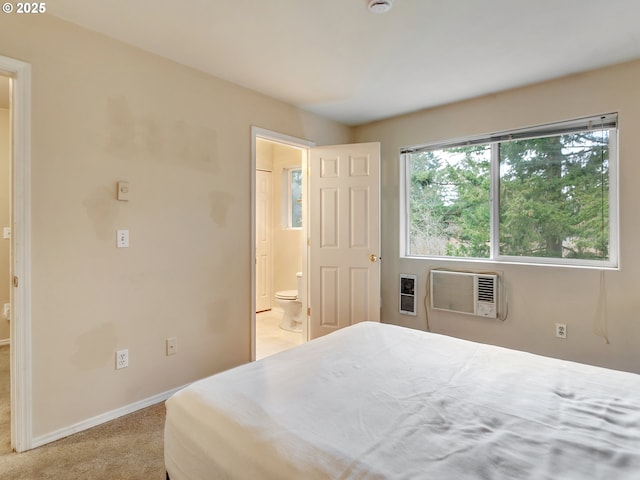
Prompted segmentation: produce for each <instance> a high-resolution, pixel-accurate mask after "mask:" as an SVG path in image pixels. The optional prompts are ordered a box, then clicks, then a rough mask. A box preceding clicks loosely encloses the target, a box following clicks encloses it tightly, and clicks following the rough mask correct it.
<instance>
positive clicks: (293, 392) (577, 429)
mask: <svg viewBox="0 0 640 480" xmlns="http://www.w3.org/2000/svg"><path fill="white" fill-rule="evenodd" d="M165 462H166V466H167V471H168V473H169V475H170V476H171V479H172V480H211V479H216V478H233V479H236V478H237V479H251V480H258V479H260V480H262V479H329V478H330V479H339V478H345V479H346V478H349V479H455V480H458V479H492V480H493V479H509V480H514V479H536V480H540V479H560V480H569V479H581V480H582V479H616V480H617V479H640V376H638V375H635V374H631V373H624V372H617V371H612V370H606V369H602V368H597V367H591V366H586V365H580V364H576V363H572V362H565V361H559V360H554V359H549V358H545V357H541V356H536V355H532V354H528V353H523V352H517V351H512V350H508V349H504V348H499V347H494V346H488V345H482V344H476V343H472V342H467V341H464V340H459V339H454V338H450V337H446V336H441V335H436V334H429V333H425V332H420V331H415V330H409V329H405V328H401V327H395V326H390V325H383V324H377V323H368V322H366V323H361V324H358V325H355V326H352V327H348V328H346V329H343V330H340V331H338V332H335V333H333V334H330V335H328V336H326V337H323V338H320V339H317V340H314V341H312V342H309V343H307V344H305V345H302V346H301V347H298V348H295V349H293V350H289V351H286V352H283V353H281V354H277V355H274V356H272V357H268V358H266V359H264V360H261V361H258V362H254V363H251V364H247V365H243V366H241V367H238V368H235V369H232V370H229V371H227V372H224V373H221V374H218V375H215V376H213V377H210V378H207V379H204V380H202V381H199V382H197V383H194V384H192V385H191V386H189V387H187V388H185V389H184V390H182V391H180V392H178V393H177V394H175V395H174V396H173V397H172V398H170V399H169V400H168V401H167V421H166V427H165Z"/></svg>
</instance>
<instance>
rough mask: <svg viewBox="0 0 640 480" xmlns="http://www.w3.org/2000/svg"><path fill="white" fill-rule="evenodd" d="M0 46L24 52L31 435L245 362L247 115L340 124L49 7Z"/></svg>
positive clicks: (17, 22)
mask: <svg viewBox="0 0 640 480" xmlns="http://www.w3.org/2000/svg"><path fill="white" fill-rule="evenodd" d="M0 55H4V56H7V57H12V58H16V59H19V60H22V61H26V62H29V63H30V64H31V65H32V171H31V176H32V297H33V298H32V303H33V305H32V307H33V308H32V335H33V389H32V392H33V435H34V437H36V438H37V437H39V436H43V435H46V434H49V433H51V432H55V431H56V430H57V429H62V428H67V427H69V426H70V425H73V424H74V423H76V422H81V421H83V420H85V419H88V418H92V417H94V416H96V415H99V414H102V413H104V412H109V411H111V410H113V409H116V408H119V407H122V406H125V405H128V404H131V403H132V402H135V401H138V400H141V399H145V398H149V397H150V396H152V395H155V394H158V393H161V392H164V391H167V390H169V389H172V388H174V387H178V386H180V385H183V384H185V383H187V382H191V381H193V380H195V379H198V378H201V377H203V376H205V375H209V374H211V373H214V372H218V371H220V370H223V369H226V368H228V367H231V366H234V365H238V364H240V363H243V362H247V361H249V359H250V319H251V312H250V305H251V298H250V292H251V289H250V288H249V287H248V285H249V283H250V271H251V263H250V262H252V261H253V254H252V251H253V246H252V245H250V231H251V230H250V229H251V221H250V212H251V205H250V198H251V195H250V191H249V189H250V178H251V171H250V169H251V158H250V155H251V154H250V145H251V126H252V125H256V126H259V127H263V128H266V129H269V130H273V131H277V132H281V133H284V134H287V135H291V136H295V137H298V138H307V139H310V140H312V141H315V142H316V143H318V144H328V143H341V142H348V141H350V139H351V138H350V133H351V131H350V129H348V128H347V127H345V126H342V125H340V124H337V123H333V122H330V121H327V120H324V119H322V118H320V117H317V116H314V115H311V114H309V113H306V112H303V111H301V110H298V109H296V108H294V107H291V106H289V105H285V104H283V103H281V102H278V101H276V100H273V99H270V98H268V97H265V96H262V95H259V94H257V93H254V92H251V91H248V90H246V89H243V88H240V87H238V86H234V85H231V84H229V83H227V82H224V81H222V80H218V79H215V78H212V77H210V76H208V75H205V74H203V73H201V72H198V71H195V70H192V69H189V68H185V67H183V66H180V65H178V64H176V63H173V62H170V61H168V60H165V59H162V58H160V57H157V56H154V55H151V54H147V53H144V52H142V51H140V50H138V49H135V48H131V47H128V46H126V45H124V44H121V43H119V42H116V41H113V40H110V39H108V38H105V37H103V36H101V35H98V34H94V33H91V32H89V31H86V30H83V29H80V28H77V27H75V26H72V25H70V24H68V23H66V22H63V21H61V20H58V19H55V18H52V17H49V16H48V15H37V16H28V17H27V16H21V15H5V16H3V17H2V28H0ZM118 180H127V181H129V182H130V186H131V194H130V197H131V198H130V201H129V202H118V201H116V200H115V188H116V182H117V181H118ZM118 228H127V229H129V230H130V239H131V240H130V241H131V247H130V248H128V249H116V248H115V233H116V229H118ZM170 336H176V337H177V338H178V354H177V355H174V356H171V357H167V356H165V339H166V338H167V337H170ZM123 348H128V349H129V367H128V368H127V369H123V370H118V371H116V370H115V368H114V363H115V361H114V356H115V351H116V350H118V349H123Z"/></svg>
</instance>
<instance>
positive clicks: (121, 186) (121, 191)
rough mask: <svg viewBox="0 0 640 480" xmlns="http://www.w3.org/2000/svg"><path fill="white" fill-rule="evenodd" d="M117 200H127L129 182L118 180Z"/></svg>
mask: <svg viewBox="0 0 640 480" xmlns="http://www.w3.org/2000/svg"><path fill="white" fill-rule="evenodd" d="M118 200H120V201H121V202H128V201H129V182H118Z"/></svg>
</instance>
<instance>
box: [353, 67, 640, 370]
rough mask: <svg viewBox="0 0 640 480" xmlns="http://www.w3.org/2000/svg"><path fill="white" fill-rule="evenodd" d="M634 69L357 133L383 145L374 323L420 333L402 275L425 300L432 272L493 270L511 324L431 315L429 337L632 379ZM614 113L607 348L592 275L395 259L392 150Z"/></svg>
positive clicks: (638, 101)
mask: <svg viewBox="0 0 640 480" xmlns="http://www.w3.org/2000/svg"><path fill="white" fill-rule="evenodd" d="M638 85H640V62H633V63H628V64H624V65H620V66H616V67H613V68H607V69H603V70H598V71H593V72H590V73H586V74H582V75H576V76H572V77H568V78H564V79H560V80H556V81H551V82H547V83H542V84H538V85H535V86H531V87H529V88H522V89H518V90H513V91H508V92H504V93H500V94H496V95H491V96H486V97H482V98H478V99H475V100H471V101H467V102H461V103H457V104H454V105H450V106H446V107H443V108H437V109H432V110H426V111H421V112H418V113H415V114H412V115H406V116H402V117H398V118H395V119H391V120H388V121H382V122H378V123H373V124H370V125H366V126H362V127H359V128H357V129H356V140H357V141H360V142H367V141H380V142H381V143H382V147H381V148H382V163H383V164H382V192H383V193H382V225H383V230H382V245H383V251H382V256H383V258H384V262H383V264H382V269H383V270H382V271H383V280H382V304H383V306H382V318H383V321H385V322H389V323H395V324H399V325H406V326H410V327H414V328H421V329H422V328H425V312H424V306H423V305H422V301H421V302H419V311H418V313H419V315H418V316H417V317H410V316H404V315H400V314H399V313H398V300H397V298H398V294H397V291H398V290H397V284H398V276H399V274H400V273H414V274H417V275H419V291H418V295H419V297H420V299H421V300H422V299H423V298H424V294H425V280H426V272H427V271H428V269H430V268H433V267H443V266H446V267H451V268H459V269H480V270H501V271H503V272H504V278H505V282H506V286H507V288H508V294H509V316H508V319H507V320H506V321H505V322H504V323H500V322H497V321H492V320H487V319H482V318H477V317H468V316H464V315H455V314H450V313H443V312H432V313H431V314H430V317H429V319H430V323H431V326H432V330H434V331H435V332H441V333H446V334H449V335H453V336H456V337H462V338H467V339H471V340H477V341H481V342H486V343H493V344H498V345H504V346H507V347H512V348H516V349H521V350H527V351H531V352H536V353H541V354H545V355H550V356H554V357H560V358H566V359H572V360H576V361H579V362H586V363H593V364H596V365H603V366H608V367H613V368H617V369H623V370H630V371H635V372H640V295H638V288H639V286H640V280H639V279H640V249H639V248H638V238H640V217H638V212H637V210H638V205H640V189H638V186H637V182H638V179H639V178H640V161H638V159H639V158H640V136H638V132H640V94H639V90H638ZM608 112H619V114H620V115H619V121H620V129H619V138H620V143H619V157H620V225H621V227H620V234H621V242H620V248H621V251H620V258H621V269H620V271H606V272H605V274H604V277H605V284H606V296H605V299H606V318H607V320H608V333H609V339H610V344H608V345H607V344H605V342H604V341H603V339H602V338H600V337H599V336H597V335H595V334H594V330H596V328H598V327H597V322H599V320H598V317H597V316H596V311H597V305H598V299H599V285H600V271H598V270H588V269H577V268H557V267H542V266H525V265H503V264H499V265H498V264H492V263H470V262H466V263H455V262H452V261H449V262H445V261H440V262H434V261H426V260H410V259H401V258H399V235H398V229H399V203H398V198H399V190H398V185H399V179H398V172H399V154H398V152H399V149H400V147H402V146H410V145H416V144H420V143H427V142H434V141H438V140H446V139H452V138H460V137H464V136H467V135H474V134H482V133H490V132H495V131H500V130H505V129H512V128H518V127H526V126H530V125H537V124H544V123H549V122H555V121H559V120H565V119H571V118H579V117H583V116H588V115H594V114H599V113H608ZM556 322H562V323H566V324H567V332H568V338H567V339H566V340H561V339H556V338H555V323H556Z"/></svg>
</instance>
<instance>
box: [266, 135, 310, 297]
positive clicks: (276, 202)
mask: <svg viewBox="0 0 640 480" xmlns="http://www.w3.org/2000/svg"><path fill="white" fill-rule="evenodd" d="M301 165H302V150H299V149H297V148H293V147H288V146H286V145H280V144H274V145H273V177H272V178H273V292H274V294H275V292H278V291H280V290H295V289H296V288H297V286H296V273H297V272H300V271H302V246H303V243H302V230H300V229H298V230H294V229H284V228H282V189H283V188H286V185H283V175H282V172H283V170H284V169H285V168H288V167H294V166H301Z"/></svg>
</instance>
